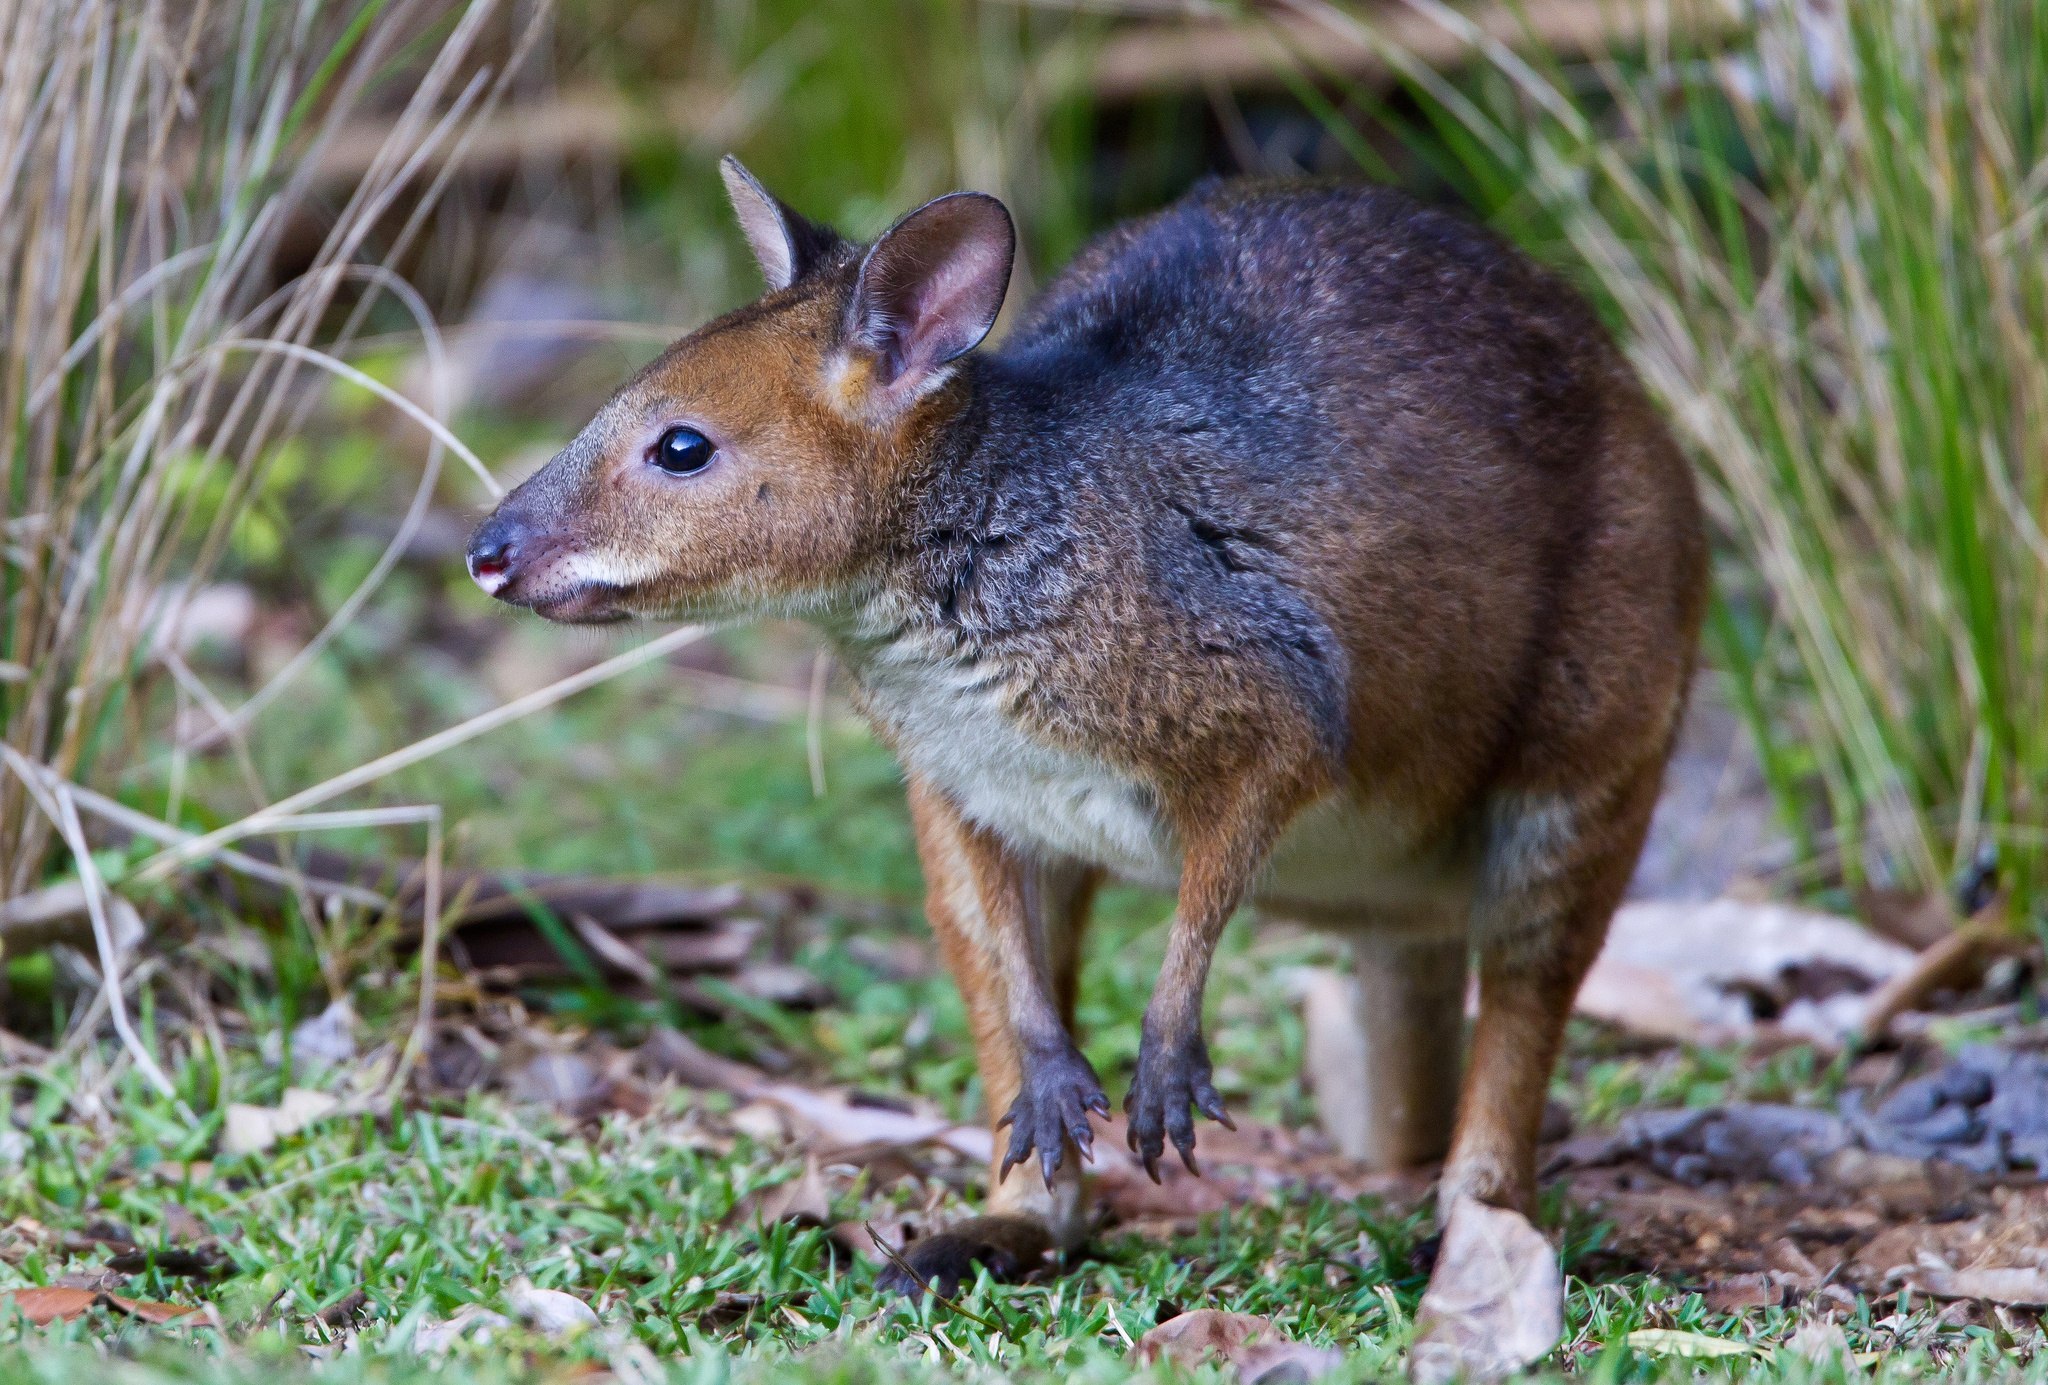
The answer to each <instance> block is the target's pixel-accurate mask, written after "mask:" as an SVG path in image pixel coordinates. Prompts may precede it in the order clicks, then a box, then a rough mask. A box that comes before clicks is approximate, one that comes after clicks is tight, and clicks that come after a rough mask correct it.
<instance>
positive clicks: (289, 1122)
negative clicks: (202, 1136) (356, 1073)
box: [220, 1087, 341, 1154]
mask: <svg viewBox="0 0 2048 1385" xmlns="http://www.w3.org/2000/svg"><path fill="white" fill-rule="evenodd" d="M340 1106H341V1102H340V1101H339V1100H338V1099H337V1098H335V1097H332V1096H329V1095H328V1094H327V1093H326V1092H316V1091H311V1090H309V1089H307V1088H305V1087H289V1088H286V1090H285V1094H284V1099H283V1100H281V1101H280V1102H278V1104H277V1105H275V1106H245V1105H243V1104H242V1103H240V1102H229V1103H228V1116H227V1128H226V1129H225V1130H223V1131H222V1132H221V1137H220V1147H221V1151H222V1153H225V1154H260V1153H261V1152H263V1151H264V1150H266V1149H269V1148H270V1147H271V1146H272V1145H274V1144H276V1143H277V1142H278V1141H279V1140H281V1139H283V1138H284V1137H285V1136H287V1135H296V1134H297V1133H298V1132H299V1131H301V1130H304V1129H305V1128H306V1127H307V1126H309V1125H311V1124H312V1123H313V1122H315V1121H317V1120H319V1119H320V1118H321V1117H323V1116H327V1115H331V1114H332V1113H333V1112H334V1111H336V1110H338V1109H339V1108H340Z"/></svg>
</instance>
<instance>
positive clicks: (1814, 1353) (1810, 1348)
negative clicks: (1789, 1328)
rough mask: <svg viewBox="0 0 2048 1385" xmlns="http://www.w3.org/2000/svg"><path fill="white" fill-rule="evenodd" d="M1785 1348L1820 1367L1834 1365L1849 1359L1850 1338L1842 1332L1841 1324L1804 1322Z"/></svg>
mask: <svg viewBox="0 0 2048 1385" xmlns="http://www.w3.org/2000/svg"><path fill="white" fill-rule="evenodd" d="M1785 1347H1786V1349H1787V1350H1789V1351H1790V1352H1791V1353H1792V1354H1793V1355H1794V1356H1803V1357H1805V1358H1806V1359H1807V1360H1809V1361H1813V1362H1817V1363H1819V1364H1820V1365H1824V1366H1826V1365H1832V1364H1834V1363H1835V1362H1837V1361H1842V1360H1846V1359H1848V1357H1849V1336H1848V1334H1847V1333H1845V1332H1844V1331H1842V1325H1841V1324H1840V1323H1832V1322H1820V1321H1812V1322H1803V1323H1801V1324H1800V1325H1799V1327H1798V1328H1797V1330H1795V1331H1794V1332H1793V1333H1792V1336H1791V1338H1790V1340H1788V1341H1787V1342H1786V1343H1785Z"/></svg>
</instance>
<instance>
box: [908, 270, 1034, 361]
mask: <svg viewBox="0 0 2048 1385" xmlns="http://www.w3.org/2000/svg"><path fill="white" fill-rule="evenodd" d="M1009 271H1010V255H1009V248H1008V247H1007V246H997V245H992V244H990V243H989V242H987V241H985V240H981V239H978V238H969V239H968V240H966V241H965V242H963V243H962V244H960V245H957V246H955V247H954V248H953V251H952V254H951V255H950V256H948V257H947V258H946V259H944V260H942V261H941V262H940V263H939V264H938V265H936V266H935V267H933V269H932V270H931V271H930V273H929V274H928V275H927V276H926V277H925V278H924V279H923V281H922V282H920V283H919V284H918V286H917V288H916V289H915V291H914V292H913V294H912V300H911V308H910V312H909V314H908V316H909V319H910V321H909V323H908V324H907V326H908V327H909V331H910V341H909V343H908V345H909V350H908V351H907V352H906V355H907V357H908V358H909V362H910V364H911V365H912V368H922V369H930V368H932V367H934V366H938V365H941V364H943V363H944V362H946V361H949V360H951V359H952V358H953V357H955V356H957V355H959V354H960V353H961V352H963V351H966V350H969V349H970V348H972V347H973V346H974V344H975V343H976V342H979V341H980V340H981V339H982V338H983V337H984V336H986V335H988V329H989V328H990V327H992V326H994V325H995V318H996V313H997V312H999V311H1000V310H1001V308H1002V297H1001V293H1002V288H1003V286H1004V285H1005V284H1006V283H1007V281H1008V279H1009ZM991 281H993V282H994V283H995V284H996V286H997V287H996V290H995V292H994V293H991V292H990V291H989V284H990V283H991Z"/></svg>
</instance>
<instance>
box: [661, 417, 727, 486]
mask: <svg viewBox="0 0 2048 1385" xmlns="http://www.w3.org/2000/svg"><path fill="white" fill-rule="evenodd" d="M717 451H718V449H717V448H715V447H713V446H712V445H711V439H709V438H707V437H705V436H704V435H703V434H702V433H700V432H698V431H697V430H696V429H695V428H685V427H683V426H682V425H681V424H678V425H677V426H675V427H674V428H671V429H669V430H668V431H667V432H666V433H663V434H662V435H661V437H660V438H659V439H658V440H657V441H656V442H655V444H654V450H653V451H652V452H650V453H648V454H647V460H648V461H650V462H653V463H654V464H655V465H656V466H658V467H660V468H661V469H662V470H663V471H665V472H667V473H668V474H669V475H671V476H688V475H689V474H690V473H691V472H694V471H702V470H703V469H704V468H705V467H707V466H710V465H711V458H712V455H713V454H714V453H716V452H717Z"/></svg>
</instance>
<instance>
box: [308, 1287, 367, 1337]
mask: <svg viewBox="0 0 2048 1385" xmlns="http://www.w3.org/2000/svg"><path fill="white" fill-rule="evenodd" d="M369 1306H370V1296H369V1295H368V1294H366V1293H364V1292H363V1291H362V1290H361V1289H360V1288H355V1289H350V1290H349V1291H348V1292H347V1293H345V1294H343V1295H342V1296H341V1297H340V1298H338V1299H336V1300H335V1301H334V1302H332V1303H330V1304H328V1305H327V1306H326V1307H325V1308H322V1309H321V1310H320V1311H319V1312H318V1313H316V1314H314V1315H313V1316H315V1317H316V1318H318V1319H319V1320H320V1321H321V1322H322V1323H323V1324H325V1325H326V1326H328V1327H346V1326H347V1325H348V1324H349V1323H350V1322H352V1321H354V1320H355V1318H356V1316H357V1315H358V1314H360V1313H361V1312H362V1311H363V1310H364V1309H365V1308H367V1307H369Z"/></svg>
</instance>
